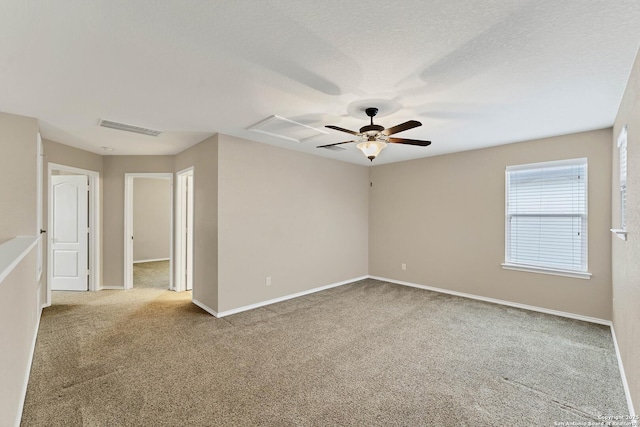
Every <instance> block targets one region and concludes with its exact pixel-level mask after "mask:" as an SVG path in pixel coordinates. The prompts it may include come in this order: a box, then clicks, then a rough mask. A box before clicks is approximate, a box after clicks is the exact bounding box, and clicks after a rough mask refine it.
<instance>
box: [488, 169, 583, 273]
mask: <svg viewBox="0 0 640 427" xmlns="http://www.w3.org/2000/svg"><path fill="white" fill-rule="evenodd" d="M573 165H580V166H582V165H584V168H585V176H584V179H585V195H584V197H585V213H584V214H562V215H561V214H558V215H549V214H541V215H535V214H534V215H532V214H526V215H525V214H523V215H513V214H510V213H509V188H510V182H509V173H510V172H514V171H522V170H533V169H542V168H552V167H561V166H573ZM504 182H505V201H504V209H505V216H504V227H505V235H504V237H505V239H504V242H505V247H504V262H503V263H502V264H501V265H502V268H503V269H505V270H517V271H526V272H531V273H542V274H552V275H557V276H566V277H573V278H579V279H590V278H591V273H589V232H588V230H589V164H588V161H587V158H586V157H582V158H575V159H566V160H552V161H547V162H538V163H527V164H520V165H512V166H507V167H506V168H505V180H504ZM513 216H535V217H545V216H559V217H560V216H570V217H580V218H582V234H583V236H584V238H583V242H582V252H583V256H584V261H583V267H584V269H580V270H574V269H560V268H554V267H548V266H543V265H535V264H522V263H517V262H513V261H511V260H510V259H509V255H510V249H511V247H510V241H511V239H510V237H511V227H510V218H511V217H513Z"/></svg>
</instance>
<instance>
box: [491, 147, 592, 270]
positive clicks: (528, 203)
mask: <svg viewBox="0 0 640 427" xmlns="http://www.w3.org/2000/svg"><path fill="white" fill-rule="evenodd" d="M503 267H504V268H507V269H517V270H525V271H533V272H541V273H549V274H559V275H568V276H571V277H580V278H589V277H590V274H589V273H588V272H587V159H586V158H583V159H572V160H561V161H556V162H545V163H535V164H528V165H518V166H509V167H507V171H506V242H505V263H504V264H503Z"/></svg>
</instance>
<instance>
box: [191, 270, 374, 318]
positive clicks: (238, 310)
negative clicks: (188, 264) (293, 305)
mask: <svg viewBox="0 0 640 427" xmlns="http://www.w3.org/2000/svg"><path fill="white" fill-rule="evenodd" d="M368 277H369V276H360V277H355V278H353V279H348V280H343V281H341V282H336V283H332V284H330V285H325V286H320V287H317V288H313V289H308V290H306V291H302V292H296V293H295V294H289V295H285V296H282V297H278V298H273V299H270V300H267V301H261V302H257V303H255V304H249V305H245V306H242V307H238V308H232V309H231V310H226V311H221V312H220V313H216V312H215V311H214V310H212V309H210V308H208V307H207V308H205V307H206V306H204V307H203V306H202V305H200V304H201V303H199V302H196V300H195V299H194V300H193V302H194V304H196V305H198V306H199V307H200V308H202V309H203V310H205V311H207V312H209V313H211V314H213V315H214V316H216V317H218V318H220V317H225V316H230V315H232V314H236V313H241V312H243V311H247V310H253V309H254V308H259V307H264V306H265V305H271V304H275V303H278V302H282V301H286V300H289V299H293V298H298V297H301V296H304V295H309V294H313V293H316V292H320V291H324V290H327V289H331V288H336V287H338V286H342V285H346V284H348V283H353V282H357V281H359V280H364V279H366V278H368Z"/></svg>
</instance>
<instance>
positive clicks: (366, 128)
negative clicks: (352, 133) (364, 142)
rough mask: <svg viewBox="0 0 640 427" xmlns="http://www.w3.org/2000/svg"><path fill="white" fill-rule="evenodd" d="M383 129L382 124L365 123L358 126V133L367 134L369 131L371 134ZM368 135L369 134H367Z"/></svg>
mask: <svg viewBox="0 0 640 427" xmlns="http://www.w3.org/2000/svg"><path fill="white" fill-rule="evenodd" d="M383 130H384V126H380V125H366V126H362V127H361V128H360V133H366V134H369V132H373V134H374V135H375V134H377V133H378V132H382V131H383ZM369 135H370V134H369Z"/></svg>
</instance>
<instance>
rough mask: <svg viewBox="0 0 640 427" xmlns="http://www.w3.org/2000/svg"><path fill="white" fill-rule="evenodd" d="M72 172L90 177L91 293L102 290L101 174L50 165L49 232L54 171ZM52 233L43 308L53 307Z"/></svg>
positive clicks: (51, 227)
mask: <svg viewBox="0 0 640 427" xmlns="http://www.w3.org/2000/svg"><path fill="white" fill-rule="evenodd" d="M54 170H57V171H62V172H71V173H76V174H80V175H87V176H88V177H89V221H90V222H89V291H98V290H100V289H101V288H102V281H101V278H102V275H101V273H100V271H101V269H102V256H101V250H100V245H101V244H100V240H101V239H102V236H101V230H102V226H101V224H100V212H101V210H100V172H96V171H90V170H86V169H80V168H75V167H73V166H66V165H61V164H58V163H49V164H48V165H47V193H48V206H47V230H53V193H52V192H51V176H52V175H53V171H54ZM52 238H53V236H52V234H51V233H47V282H46V288H47V292H46V293H47V295H46V299H45V301H44V304H42V306H43V307H49V306H50V305H51V280H52V276H51V275H52V273H53V268H51V267H52V262H53V259H52V256H51V239H52Z"/></svg>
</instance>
